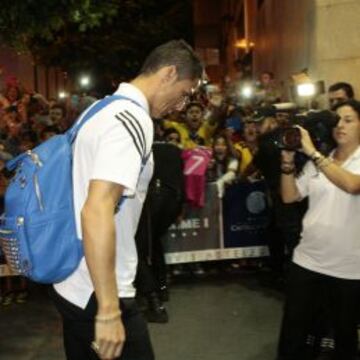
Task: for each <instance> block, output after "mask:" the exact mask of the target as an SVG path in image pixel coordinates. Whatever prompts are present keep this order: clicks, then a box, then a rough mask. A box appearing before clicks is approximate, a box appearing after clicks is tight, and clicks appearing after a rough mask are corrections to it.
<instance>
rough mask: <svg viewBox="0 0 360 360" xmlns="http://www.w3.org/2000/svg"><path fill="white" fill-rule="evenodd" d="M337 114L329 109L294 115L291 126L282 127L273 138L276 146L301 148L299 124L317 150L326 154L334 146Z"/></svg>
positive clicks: (287, 148) (289, 148) (292, 148)
mask: <svg viewBox="0 0 360 360" xmlns="http://www.w3.org/2000/svg"><path fill="white" fill-rule="evenodd" d="M338 121H339V116H338V115H337V114H335V113H333V112H331V111H329V110H322V111H309V112H308V113H307V114H306V115H294V116H293V118H292V119H290V123H291V124H292V125H291V126H288V127H284V128H283V129H282V130H281V131H280V132H279V135H278V138H277V139H276V140H275V144H276V146H277V147H278V148H280V149H283V150H290V151H297V150H299V149H301V133H300V129H299V128H297V127H296V126H295V125H300V126H301V127H303V128H304V129H306V130H307V131H308V132H309V134H310V137H311V140H312V141H313V143H314V145H315V147H316V148H317V150H318V151H320V152H322V153H323V154H328V153H329V152H330V151H331V150H332V149H334V147H335V146H336V144H335V141H334V139H333V129H334V128H335V127H336V126H337V123H338Z"/></svg>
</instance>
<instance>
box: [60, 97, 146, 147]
mask: <svg viewBox="0 0 360 360" xmlns="http://www.w3.org/2000/svg"><path fill="white" fill-rule="evenodd" d="M122 99H123V100H129V101H131V102H133V103H134V104H135V105H137V106H139V107H141V105H140V104H138V103H137V102H136V101H134V100H132V99H130V98H128V97H126V96H122V95H110V96H106V97H105V98H103V99H101V100H98V101H96V102H95V103H94V104H92V105H91V106H90V107H89V108H88V109H87V110H85V112H84V113H83V114H81V115H80V118H79V119H78V120H77V121H76V122H75V124H74V125H73V126H72V127H71V128H70V129H69V130H68V131H67V132H66V134H67V136H68V138H69V141H70V143H73V142H74V140H75V138H76V135H77V133H78V131H79V130H80V129H81V127H82V126H83V125H84V124H85V123H86V122H87V121H88V120H89V119H91V118H92V117H93V116H94V115H95V114H96V113H98V112H99V111H100V110H102V109H103V108H104V107H105V106H107V105H109V104H111V103H112V102H113V101H115V100H122Z"/></svg>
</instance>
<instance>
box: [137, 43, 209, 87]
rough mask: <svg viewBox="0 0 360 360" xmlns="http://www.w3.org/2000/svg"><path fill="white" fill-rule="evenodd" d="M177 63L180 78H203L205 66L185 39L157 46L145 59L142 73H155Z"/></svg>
mask: <svg viewBox="0 0 360 360" xmlns="http://www.w3.org/2000/svg"><path fill="white" fill-rule="evenodd" d="M170 65H175V66H176V70H177V73H178V77H179V79H180V80H181V79H201V77H202V74H203V66H202V64H201V62H200V60H199V58H198V57H197V56H196V54H195V53H194V50H193V49H192V48H191V46H190V45H189V44H187V43H186V42H185V41H184V40H172V41H169V42H167V43H165V44H162V45H160V46H158V47H156V48H155V49H154V50H153V51H152V52H151V53H150V54H149V55H148V57H147V58H146V59H145V62H144V64H143V66H142V68H141V70H140V74H143V75H149V74H153V73H155V72H156V71H158V70H159V69H161V68H162V67H164V66H170Z"/></svg>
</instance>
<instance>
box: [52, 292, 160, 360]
mask: <svg viewBox="0 0 360 360" xmlns="http://www.w3.org/2000/svg"><path fill="white" fill-rule="evenodd" d="M50 297H51V298H52V300H53V301H54V303H55V306H56V308H57V309H58V311H59V312H60V314H61V317H62V320H63V335H64V346H65V354H66V359H67V360H99V358H98V356H97V355H96V353H95V352H94V351H93V350H92V349H91V343H92V341H94V324H95V321H94V318H95V314H96V309H97V303H96V298H95V295H94V294H93V295H92V296H91V298H90V300H89V303H88V305H87V306H86V308H85V309H84V310H83V309H81V308H79V307H77V306H75V305H73V304H72V303H70V302H68V301H67V300H65V299H64V298H63V297H61V296H60V295H59V294H58V293H57V292H56V291H55V290H54V289H53V288H51V289H50ZM119 301H120V306H121V311H122V321H123V324H124V327H125V332H126V341H125V345H124V348H123V351H122V354H121V356H120V358H118V360H154V354H153V350H152V346H151V342H150V336H149V332H148V329H147V325H146V322H145V321H144V319H143V317H142V315H141V313H140V312H139V310H138V308H137V305H136V302H135V299H130V298H129V299H120V300H119Z"/></svg>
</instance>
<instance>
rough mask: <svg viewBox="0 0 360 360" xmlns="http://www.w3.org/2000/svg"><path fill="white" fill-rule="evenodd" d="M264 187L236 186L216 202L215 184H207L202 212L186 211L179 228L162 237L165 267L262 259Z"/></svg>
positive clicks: (264, 209) (264, 254) (261, 183)
mask: <svg viewBox="0 0 360 360" xmlns="http://www.w3.org/2000/svg"><path fill="white" fill-rule="evenodd" d="M267 215H268V208H267V201H266V195H265V185H264V184H263V182H258V183H238V184H235V185H232V186H230V187H229V188H227V190H226V195H225V198H224V199H219V198H218V192H217V186H216V184H215V183H210V184H207V187H206V201H205V206H204V207H203V208H191V207H187V208H186V211H185V216H184V219H183V220H182V222H181V223H180V224H179V225H172V226H171V227H170V229H169V231H168V233H167V235H166V236H165V237H164V239H163V240H164V248H165V252H166V255H165V257H166V262H167V263H168V264H177V263H189V262H197V261H210V260H223V259H236V258H251V257H263V256H267V255H268V248H267V246H266V240H265V238H264V229H265V227H266V223H267Z"/></svg>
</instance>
